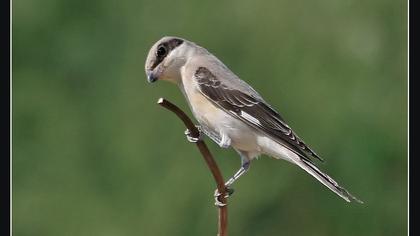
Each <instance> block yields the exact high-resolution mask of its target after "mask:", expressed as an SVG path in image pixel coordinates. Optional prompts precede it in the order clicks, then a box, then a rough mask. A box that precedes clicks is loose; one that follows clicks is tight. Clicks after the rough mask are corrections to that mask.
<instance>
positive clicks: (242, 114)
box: [241, 111, 261, 125]
mask: <svg viewBox="0 0 420 236" xmlns="http://www.w3.org/2000/svg"><path fill="white" fill-rule="evenodd" d="M241 116H242V117H243V118H245V119H247V120H249V121H251V122H252V123H254V124H259V125H261V123H260V121H259V120H258V119H257V118H255V117H253V116H251V115H250V114H248V113H246V112H244V111H241Z"/></svg>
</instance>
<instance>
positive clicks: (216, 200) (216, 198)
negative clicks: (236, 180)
mask: <svg viewBox="0 0 420 236" xmlns="http://www.w3.org/2000/svg"><path fill="white" fill-rule="evenodd" d="M225 190H226V194H225V196H224V198H228V197H230V196H231V195H232V194H233V192H234V190H233V188H230V187H229V186H226V187H225ZM221 196H222V194H221V193H220V192H219V189H216V190H215V191H214V205H215V206H218V207H223V206H226V205H227V204H226V203H223V202H222V201H220V199H219V198H220V197H221Z"/></svg>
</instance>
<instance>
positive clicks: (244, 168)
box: [214, 157, 251, 207]
mask: <svg viewBox="0 0 420 236" xmlns="http://www.w3.org/2000/svg"><path fill="white" fill-rule="evenodd" d="M250 164H251V161H250V160H248V158H244V157H242V165H241V168H239V170H238V171H237V172H236V173H235V174H234V175H233V176H232V177H231V178H230V179H229V180H228V181H227V182H226V183H225V188H226V192H227V194H226V195H225V198H227V197H229V196H230V195H232V194H233V192H234V190H233V188H231V187H230V186H231V185H232V184H233V183H234V182H235V181H236V180H238V179H239V177H241V176H242V175H243V174H245V173H246V172H247V171H248V170H249V167H250ZM220 195H221V194H220V193H219V190H218V189H216V191H215V192H214V200H215V203H214V205H216V206H219V207H220V206H225V205H226V204H224V203H222V202H221V201H220V200H219V197H220Z"/></svg>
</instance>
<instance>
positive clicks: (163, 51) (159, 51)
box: [156, 46, 166, 57]
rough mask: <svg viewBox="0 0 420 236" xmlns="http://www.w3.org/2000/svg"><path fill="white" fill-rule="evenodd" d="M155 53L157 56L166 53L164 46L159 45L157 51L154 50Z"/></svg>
mask: <svg viewBox="0 0 420 236" xmlns="http://www.w3.org/2000/svg"><path fill="white" fill-rule="evenodd" d="M156 55H157V56H158V57H163V56H165V55H166V48H165V47H164V46H160V47H159V48H158V49H157V51H156Z"/></svg>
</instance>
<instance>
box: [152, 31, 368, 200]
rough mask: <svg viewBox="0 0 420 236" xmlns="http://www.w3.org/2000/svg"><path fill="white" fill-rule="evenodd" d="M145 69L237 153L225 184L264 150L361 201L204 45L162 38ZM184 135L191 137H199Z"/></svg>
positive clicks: (222, 144)
mask: <svg viewBox="0 0 420 236" xmlns="http://www.w3.org/2000/svg"><path fill="white" fill-rule="evenodd" d="M145 70H146V74H147V80H148V81H149V82H150V83H152V82H155V81H157V80H167V81H170V82H173V83H175V84H176V85H178V87H179V88H180V89H181V91H182V93H183V94H184V96H185V98H186V100H187V102H188V104H189V106H190V108H191V110H192V113H193V115H194V116H195V118H196V119H197V121H198V122H199V123H200V125H199V126H198V127H199V128H200V129H201V131H202V132H203V133H204V134H206V135H207V136H208V137H210V138H211V139H212V140H213V141H215V142H216V143H217V144H218V145H219V146H220V147H222V148H228V147H232V148H233V149H235V150H236V151H237V152H238V153H239V155H240V156H241V161H242V165H241V168H240V169H239V170H238V171H237V172H236V173H235V174H234V175H233V177H232V178H230V179H229V180H228V181H227V182H226V187H227V188H228V189H229V187H230V186H231V185H232V184H233V182H235V180H237V179H238V178H239V177H240V176H242V175H243V174H244V173H245V172H246V171H247V170H248V169H249V167H250V163H251V161H252V160H254V159H255V158H256V157H258V156H259V155H261V154H266V155H268V156H271V157H273V158H275V159H284V160H286V161H289V162H291V163H293V164H296V165H298V166H299V167H301V168H302V169H303V170H305V171H306V172H308V173H309V174H310V175H312V176H313V177H315V178H316V179H317V180H318V181H320V182H321V183H322V184H324V185H325V186H327V187H328V188H329V189H330V190H332V191H333V192H334V193H336V194H337V195H339V196H340V197H342V198H343V199H344V200H346V201H347V202H350V201H353V200H354V201H356V202H360V203H362V202H361V201H360V200H359V199H357V198H356V197H354V196H353V195H351V194H350V193H349V192H348V191H347V190H346V189H344V188H343V187H341V186H340V185H338V184H337V182H335V181H334V180H333V179H332V178H331V177H329V176H328V175H327V174H325V173H323V172H322V171H321V170H319V169H318V168H317V167H316V166H315V165H314V163H313V161H312V159H315V158H316V159H318V160H321V161H322V159H321V158H320V157H319V156H318V155H317V154H316V153H315V152H314V151H313V150H312V149H311V148H309V146H308V145H306V144H305V143H304V142H303V140H302V139H300V138H299V137H298V136H297V135H296V133H295V132H294V131H293V130H292V129H291V128H290V127H289V125H287V124H286V122H285V121H284V119H283V118H282V117H281V116H280V114H279V113H278V112H277V111H276V110H274V108H273V107H271V106H270V105H269V104H268V103H267V102H265V101H264V99H263V98H262V97H261V96H260V95H259V94H258V93H257V92H256V91H255V90H254V89H253V88H252V87H251V86H249V85H248V84H247V83H246V82H244V81H243V80H241V79H240V78H238V76H236V75H235V74H234V73H233V72H232V71H230V70H229V69H228V68H227V67H226V66H225V65H224V64H223V63H222V62H221V61H220V60H219V59H217V58H216V57H215V56H214V55H213V54H211V53H210V52H208V51H207V50H206V49H205V48H203V47H200V46H198V45H197V44H195V43H193V42H190V41H187V40H185V39H182V38H178V37H163V38H162V39H160V40H159V41H157V42H156V43H155V44H154V45H153V46H152V47H151V49H150V51H149V54H148V56H147V59H146V65H145ZM186 134H187V138H188V140H190V141H191V142H194V141H197V140H194V138H192V137H191V136H188V131H186ZM216 199H217V193H216ZM216 204H220V202H217V200H216Z"/></svg>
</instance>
